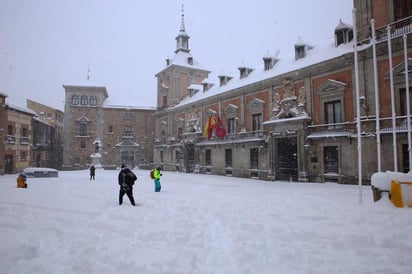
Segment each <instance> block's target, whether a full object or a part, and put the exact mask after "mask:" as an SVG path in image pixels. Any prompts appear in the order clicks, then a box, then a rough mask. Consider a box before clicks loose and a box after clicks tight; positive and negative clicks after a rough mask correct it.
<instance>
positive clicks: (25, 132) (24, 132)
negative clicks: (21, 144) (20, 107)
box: [21, 127, 28, 137]
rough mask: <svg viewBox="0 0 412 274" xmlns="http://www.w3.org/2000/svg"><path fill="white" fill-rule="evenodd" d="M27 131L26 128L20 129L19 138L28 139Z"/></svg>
mask: <svg viewBox="0 0 412 274" xmlns="http://www.w3.org/2000/svg"><path fill="white" fill-rule="evenodd" d="M27 132H28V129H27V128H26V127H23V128H22V129H21V136H22V137H28V133H27Z"/></svg>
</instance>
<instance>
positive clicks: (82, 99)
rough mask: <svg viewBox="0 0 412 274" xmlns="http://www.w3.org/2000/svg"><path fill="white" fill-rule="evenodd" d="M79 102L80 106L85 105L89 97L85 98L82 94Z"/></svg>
mask: <svg viewBox="0 0 412 274" xmlns="http://www.w3.org/2000/svg"><path fill="white" fill-rule="evenodd" d="M80 104H81V105H82V106H87V105H88V104H89V99H88V98H87V96H82V97H81V98H80Z"/></svg>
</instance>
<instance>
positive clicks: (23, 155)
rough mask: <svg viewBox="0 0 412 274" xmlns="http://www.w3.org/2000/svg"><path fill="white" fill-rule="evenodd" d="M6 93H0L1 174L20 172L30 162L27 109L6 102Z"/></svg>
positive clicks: (29, 112)
mask: <svg viewBox="0 0 412 274" xmlns="http://www.w3.org/2000/svg"><path fill="white" fill-rule="evenodd" d="M6 98H7V95H5V94H0V102H1V107H0V132H1V136H2V139H1V140H2V148H1V149H0V153H1V154H2V158H1V159H2V163H1V165H0V166H1V168H0V173H1V174H13V173H17V172H22V171H23V170H24V169H25V168H26V167H29V166H30V165H31V162H32V153H31V151H32V149H31V147H32V138H33V136H32V132H33V124H32V119H33V117H34V116H35V113H34V112H32V111H31V110H29V109H25V108H21V107H18V106H13V105H10V104H7V103H6Z"/></svg>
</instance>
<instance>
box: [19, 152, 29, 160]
mask: <svg viewBox="0 0 412 274" xmlns="http://www.w3.org/2000/svg"><path fill="white" fill-rule="evenodd" d="M20 161H27V156H26V152H25V151H22V152H20Z"/></svg>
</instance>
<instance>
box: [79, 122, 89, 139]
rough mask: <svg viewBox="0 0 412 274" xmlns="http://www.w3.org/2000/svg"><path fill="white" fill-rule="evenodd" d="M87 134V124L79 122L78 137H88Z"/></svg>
mask: <svg viewBox="0 0 412 274" xmlns="http://www.w3.org/2000/svg"><path fill="white" fill-rule="evenodd" d="M88 135H89V134H88V132H87V123H85V122H80V123H79V136H88Z"/></svg>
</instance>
